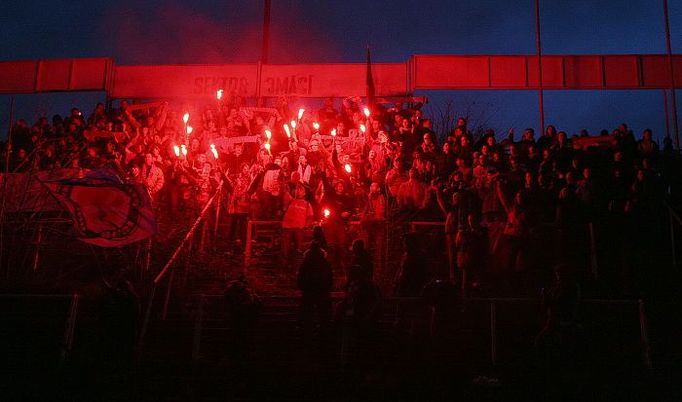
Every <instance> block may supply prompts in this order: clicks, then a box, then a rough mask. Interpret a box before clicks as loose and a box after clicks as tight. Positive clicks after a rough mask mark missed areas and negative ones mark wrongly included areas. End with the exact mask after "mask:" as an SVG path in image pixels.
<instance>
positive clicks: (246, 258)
mask: <svg viewBox="0 0 682 402" xmlns="http://www.w3.org/2000/svg"><path fill="white" fill-rule="evenodd" d="M252 230H253V227H252V223H251V220H250V219H249V218H246V244H245V245H244V266H245V267H246V265H247V264H248V263H249V258H251V238H252V233H251V231H252Z"/></svg>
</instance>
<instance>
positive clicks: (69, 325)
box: [61, 293, 80, 363]
mask: <svg viewBox="0 0 682 402" xmlns="http://www.w3.org/2000/svg"><path fill="white" fill-rule="evenodd" d="M79 301H80V296H79V295H78V294H77V293H74V294H73V296H72V297H71V305H70V306H69V318H68V319H67V321H66V329H65V330H64V346H63V347H62V353H61V362H62V363H64V362H66V359H68V357H69V355H70V354H71V349H72V347H73V334H74V333H75V332H76V316H77V315H78V304H79Z"/></svg>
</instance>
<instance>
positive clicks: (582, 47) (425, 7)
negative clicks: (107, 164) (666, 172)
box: [0, 0, 682, 138]
mask: <svg viewBox="0 0 682 402" xmlns="http://www.w3.org/2000/svg"><path fill="white" fill-rule="evenodd" d="M669 3H670V24H671V37H672V45H673V52H675V53H682V1H677V0H672V1H669ZM662 4H663V3H662V1H659V0H628V1H623V0H551V1H550V0H544V1H542V0H541V9H542V13H541V14H542V36H543V37H542V40H543V52H544V53H545V54H636V53H665V37H664V25H663V9H662ZM272 7H273V8H272V27H271V43H270V49H271V52H270V60H269V61H270V62H271V63H311V62H364V56H365V53H364V49H365V48H366V46H367V45H369V46H370V47H371V49H372V55H373V61H375V62H403V61H405V60H407V59H408V58H409V56H410V55H413V54H533V53H535V23H534V2H533V0H507V1H500V0H497V1H495V0H478V1H455V0H452V1H435V0H420V1H404V0H394V1H380V0H378V1H367V0H364V1H359V0H346V1H343V2H341V1H338V2H337V1H334V2H328V1H303V0H299V1H296V0H289V1H287V0H272ZM262 18H263V17H262V1H259V0H236V1H224V2H218V1H215V0H210V1H209V0H194V1H192V2H181V1H170V0H166V1H145V2H140V1H133V0H119V1H113V2H112V1H103V0H89V1H76V0H72V1H49V2H48V1H34V0H23V1H16V0H9V1H5V2H3V6H2V13H0V43H2V44H3V45H2V46H0V60H20V59H44V58H70V57H112V58H113V59H114V60H115V62H116V63H117V64H163V63H232V62H255V61H257V60H258V58H259V57H260V51H261V26H262ZM425 94H426V95H428V96H429V97H430V99H431V105H429V106H428V107H430V108H433V113H434V114H435V113H436V112H435V109H436V108H437V107H438V106H440V105H442V104H443V102H444V101H446V100H452V101H454V104H455V107H456V109H457V110H458V111H460V113H461V114H469V115H470V116H471V119H472V125H478V124H482V125H486V126H490V127H493V128H495V129H496V130H497V131H498V132H499V133H502V132H505V131H506V129H507V128H508V127H516V128H517V131H520V130H521V129H522V128H524V127H526V126H532V127H537V126H538V124H539V123H538V117H537V108H538V103H537V94H536V92H531V91H448V92H446V91H429V92H426V93H425ZM103 98H104V95H103V94H101V93H94V94H41V95H30V96H29V95H21V96H17V108H16V114H17V117H23V118H26V119H29V120H30V122H31V123H32V122H33V120H34V119H35V118H36V117H37V116H39V115H41V114H43V113H44V114H47V115H48V116H51V115H52V114H54V113H62V114H66V113H67V111H68V109H69V106H70V105H72V104H74V105H76V106H78V107H80V108H81V109H82V110H83V111H84V112H85V113H86V114H89V112H90V110H91V109H92V107H93V106H94V103H95V102H97V101H100V100H102V99H103ZM678 99H682V93H681V91H678ZM681 103H682V102H681ZM679 109H681V110H682V107H680V108H679ZM545 110H546V121H547V123H548V124H550V123H551V124H555V125H557V127H558V128H559V129H563V130H566V131H567V132H569V134H573V133H577V131H579V130H580V129H581V128H587V129H588V130H590V132H592V133H596V132H598V131H599V130H600V129H601V128H608V129H611V128H613V127H614V126H615V125H617V124H618V123H620V122H621V121H625V122H628V123H629V124H630V125H631V127H632V128H633V129H634V130H635V131H636V134H637V135H639V134H640V133H641V131H642V129H644V128H646V127H651V128H652V129H653V130H654V133H655V135H656V137H658V138H660V137H661V136H662V135H664V133H665V123H664V112H663V95H662V91H660V90H656V91H601V92H599V91H547V93H546V96H545ZM427 114H428V109H427ZM8 115H9V96H0V129H2V130H3V134H2V135H3V136H4V134H5V132H6V128H7V123H8V120H9V116H8Z"/></svg>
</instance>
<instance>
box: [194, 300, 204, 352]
mask: <svg viewBox="0 0 682 402" xmlns="http://www.w3.org/2000/svg"><path fill="white" fill-rule="evenodd" d="M205 302H206V298H205V297H204V295H199V309H198V311H197V318H196V319H195V320H194V340H193V342H192V364H194V365H196V364H197V362H198V361H199V352H200V351H201V332H202V330H203V326H204V303H205Z"/></svg>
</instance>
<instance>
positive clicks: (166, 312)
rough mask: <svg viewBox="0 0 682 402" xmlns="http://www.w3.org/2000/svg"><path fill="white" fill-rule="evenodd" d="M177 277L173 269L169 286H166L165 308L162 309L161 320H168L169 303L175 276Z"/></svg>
mask: <svg viewBox="0 0 682 402" xmlns="http://www.w3.org/2000/svg"><path fill="white" fill-rule="evenodd" d="M174 277H175V270H173V271H171V274H170V278H168V287H167V288H166V297H165V299H164V301H163V310H162V311H161V320H163V321H166V317H167V316H168V303H169V302H170V295H171V289H172V288H173V278H174Z"/></svg>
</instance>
